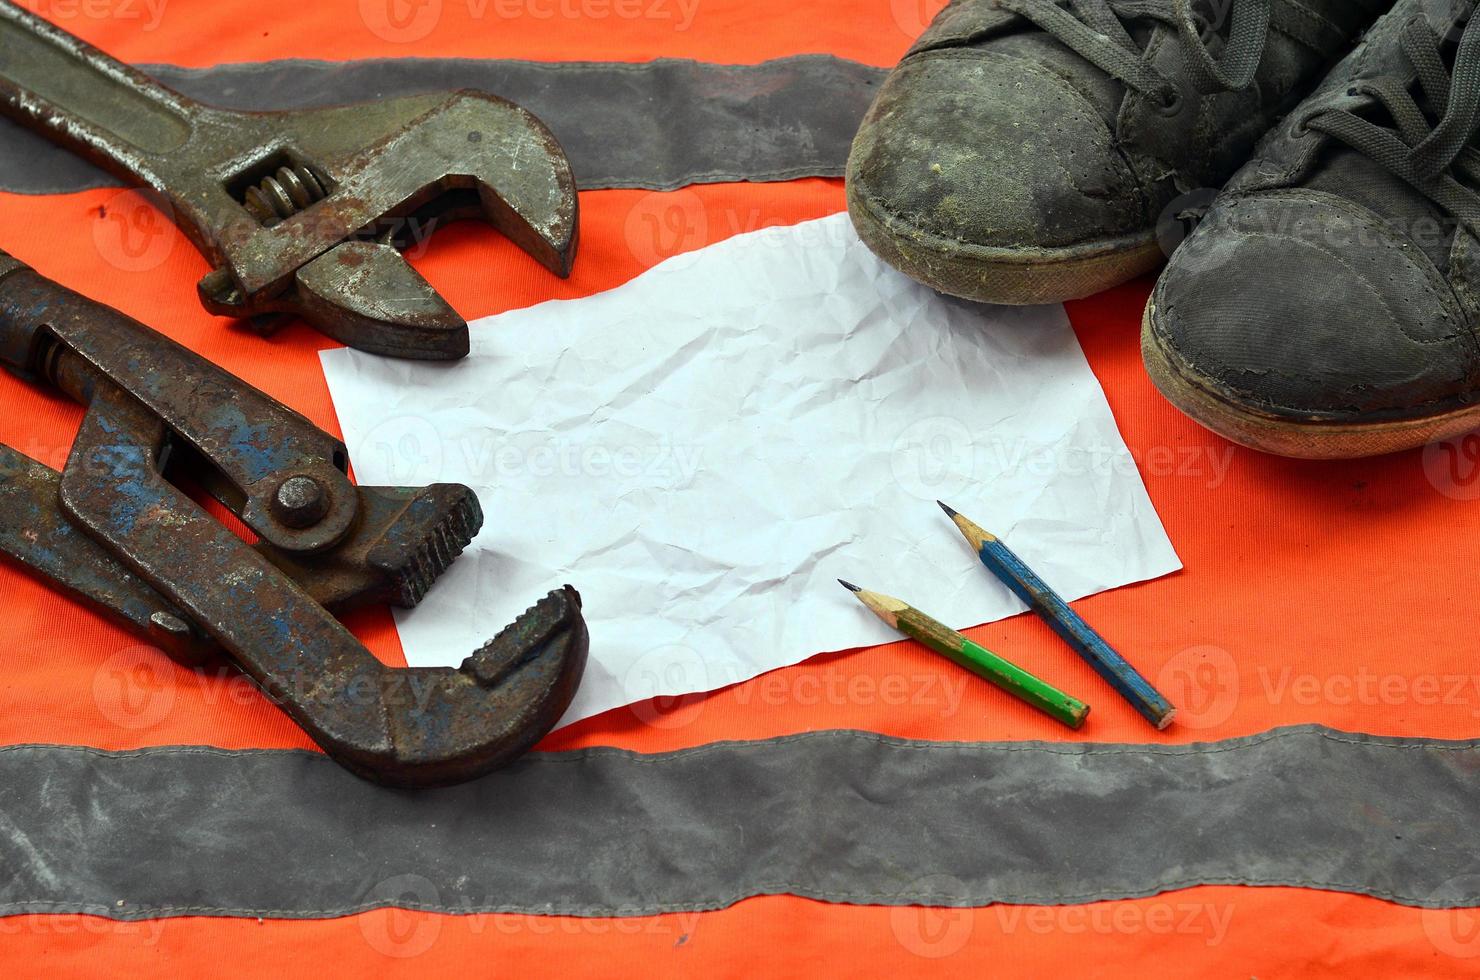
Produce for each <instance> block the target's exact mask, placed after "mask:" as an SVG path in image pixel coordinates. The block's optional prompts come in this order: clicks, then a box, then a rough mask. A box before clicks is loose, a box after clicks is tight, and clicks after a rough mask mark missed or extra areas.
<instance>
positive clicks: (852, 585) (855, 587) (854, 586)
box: [838, 579, 863, 592]
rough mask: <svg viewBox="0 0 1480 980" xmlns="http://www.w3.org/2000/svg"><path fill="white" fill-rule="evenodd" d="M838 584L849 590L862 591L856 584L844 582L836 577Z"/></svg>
mask: <svg viewBox="0 0 1480 980" xmlns="http://www.w3.org/2000/svg"><path fill="white" fill-rule="evenodd" d="M838 584H839V585H841V586H842V587H843V588H845V589H847V590H848V591H849V592H862V591H863V590H862V589H860V588H859V587H858V586H856V585H854V584H853V583H852V582H844V581H843V580H842V579H838Z"/></svg>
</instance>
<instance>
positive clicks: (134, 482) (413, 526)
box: [0, 252, 588, 786]
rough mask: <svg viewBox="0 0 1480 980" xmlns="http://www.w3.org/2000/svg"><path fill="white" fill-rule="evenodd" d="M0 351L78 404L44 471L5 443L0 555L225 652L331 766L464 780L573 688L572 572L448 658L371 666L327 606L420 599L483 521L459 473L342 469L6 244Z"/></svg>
mask: <svg viewBox="0 0 1480 980" xmlns="http://www.w3.org/2000/svg"><path fill="white" fill-rule="evenodd" d="M0 364H3V365H4V366H5V367H6V368H8V369H10V370H11V371H12V372H13V373H16V374H18V375H20V376H21V377H23V378H26V379H28V380H32V381H36V382H38V383H46V384H50V385H52V386H54V387H55V388H57V389H59V390H60V391H62V392H63V393H65V394H66V395H68V396H69V397H71V398H73V399H74V400H76V401H78V402H81V403H82V404H83V405H85V406H87V412H86V415H85V416H84V419H83V422H82V426H81V428H80V429H79V431H78V434H77V439H76V442H75V443H74V444H73V447H72V452H71V454H70V456H69V457H68V461H67V465H66V467H65V469H64V470H63V471H62V472H61V473H60V474H58V473H55V472H54V471H52V470H50V469H49V468H48V467H45V466H43V465H41V464H39V463H36V462H33V461H31V460H29V459H27V458H25V457H24V456H22V455H20V454H19V453H16V452H15V451H14V450H10V449H7V448H6V447H3V446H0V553H3V554H5V555H8V556H9V557H10V558H12V559H14V560H15V561H17V562H19V563H20V564H22V565H24V566H26V567H27V568H28V569H30V570H31V571H32V572H34V573H36V574H38V575H40V576H42V577H43V578H46V579H48V580H50V581H51V582H52V583H53V584H55V585H57V586H59V587H60V588H62V589H63V590H64V591H67V592H69V593H70V594H72V595H75V596H79V597H81V598H84V599H86V600H89V601H90V602H91V603H92V604H94V605H96V606H100V607H101V608H102V609H104V610H105V611H106V612H108V613H111V614H112V615H113V616H114V617H115V618H116V619H119V620H121V621H123V622H124V623H125V624H127V625H129V626H132V627H133V628H135V629H136V630H138V631H140V632H141V633H143V634H144V635H145V636H146V637H147V638H148V639H150V640H151V641H152V642H154V643H156V644H158V645H159V646H161V647H162V648H163V649H165V650H166V651H167V652H169V653H171V654H172V655H174V656H175V657H176V658H177V659H179V660H181V661H183V662H185V663H190V664H194V665H198V664H200V663H201V662H202V661H203V660H208V659H209V658H211V657H212V656H219V652H220V651H224V652H225V653H226V654H227V655H229V656H230V658H231V659H232V660H233V661H234V662H235V663H236V665H237V666H238V667H240V668H241V669H242V670H243V671H244V672H245V673H246V674H247V675H248V676H250V677H251V678H252V679H253V680H255V681H256V682H257V684H258V685H259V686H260V687H261V688H262V689H263V690H264V691H265V692H266V693H267V694H268V695H269V696H270V697H271V698H272V699H273V700H274V701H275V702H276V703H277V704H278V705H279V706H280V707H282V709H283V710H284V711H286V712H287V713H288V714H289V715H290V716H291V717H292V718H293V719H294V721H296V722H297V723H298V724H299V725H300V726H302V727H303V728H304V730H305V731H307V732H308V733H309V735H311V736H312V737H313V739H314V740H315V741H316V742H318V744H319V745H320V746H322V747H323V748H324V750H325V751H326V752H328V754H329V755H331V756H332V757H334V758H335V759H336V760H337V761H339V762H340V763H341V764H343V765H344V766H346V767H347V768H349V769H351V770H353V771H355V772H357V773H360V774H361V775H364V776H366V777H368V778H371V779H375V780H378V781H380V782H386V783H392V784H396V785H406V786H421V785H432V784H439V783H448V782H457V781H460V780H463V779H468V778H471V777H473V776H476V775H478V774H480V773H483V772H486V771H488V770H490V769H493V768H495V767H497V766H500V765H502V764H504V763H506V762H508V761H510V760H511V759H513V758H514V757H516V756H518V755H519V754H520V753H522V752H523V751H524V750H526V749H527V748H529V746H530V745H532V744H534V742H535V741H537V740H538V739H539V738H540V737H541V736H543V735H544V734H545V733H546V732H547V731H549V729H550V728H551V727H552V726H553V725H554V724H555V723H556V722H557V721H558V720H559V718H560V715H561V714H562V713H563V712H564V711H565V709H566V707H567V706H568V705H569V704H570V700H571V697H572V696H573V695H574V693H575V689H576V686H577V684H578V683H579V681H580V677H581V673H582V670H583V668H584V665H585V661H586V650H587V644H588V639H587V633H586V626H585V622H584V620H583V619H582V617H581V612H580V597H579V596H578V595H577V594H576V592H575V590H573V589H571V588H569V587H566V588H564V589H559V590H556V591H554V592H552V593H550V595H549V596H547V597H546V598H545V599H543V600H541V601H540V602H539V603H537V604H536V605H535V606H534V607H532V608H531V609H530V610H529V611H528V612H526V613H525V614H524V615H523V616H521V617H520V618H519V619H517V620H516V621H515V622H514V623H513V624H512V625H511V626H509V627H508V628H506V629H505V630H504V631H503V632H501V633H500V634H499V635H498V636H497V637H495V638H494V639H493V640H492V641H490V642H489V643H488V644H487V645H486V646H484V647H483V648H481V649H479V650H478V651H477V652H475V653H474V654H473V655H472V656H471V657H469V658H468V659H467V661H465V662H464V663H463V665H462V666H461V667H460V668H457V669H452V668H408V669H400V670H397V669H392V668H387V667H385V666H383V665H382V664H381V663H380V662H379V661H378V660H376V659H375V657H374V656H372V655H371V654H370V652H369V651H368V650H366V649H365V647H364V646H363V645H361V644H360V643H359V641H358V640H356V639H355V638H354V636H353V635H352V634H350V632H349V631H348V630H346V629H345V628H344V627H343V626H342V625H341V624H340V623H339V621H338V620H337V619H336V618H335V617H334V616H333V615H332V614H331V613H330V611H329V610H330V609H331V608H332V609H344V608H348V607H351V606H354V605H358V604H363V603H366V602H391V603H394V604H397V605H401V606H411V605H415V604H416V603H417V602H418V601H420V599H421V598H422V596H423V594H424V593H425V592H426V590H427V589H428V588H429V587H430V586H431V584H432V582H433V581H434V580H435V579H436V578H437V576H438V575H440V574H441V573H442V572H443V571H444V570H445V569H446V568H447V567H448V565H449V564H450V563H451V562H452V560H453V559H454V558H456V557H457V555H458V554H459V553H460V552H461V551H462V549H463V548H464V547H465V546H466V545H467V544H468V542H469V541H471V540H472V537H473V535H474V534H475V533H477V530H478V528H479V527H480V526H481V524H482V521H483V514H482V511H481V509H480V508H479V506H478V499H477V497H476V496H475V495H474V494H473V492H472V491H471V490H469V489H468V488H467V487H464V486H461V485H457V484H437V485H434V486H431V487H424V488H415V487H407V488H402V487H356V486H354V485H353V484H351V483H350V481H349V478H348V477H347V476H346V474H345V468H346V466H347V464H348V458H347V453H346V451H345V447H344V445H343V444H342V443H341V442H340V441H339V440H337V439H335V438H334V437H332V436H330V435H329V434H328V433H326V432H324V431H322V430H321V429H319V428H317V427H316V426H314V425H313V424H312V423H311V422H309V421H308V420H307V419H306V418H304V417H302V416H301V415H298V414H297V413H295V412H293V411H292V410H291V409H289V408H287V407H286V406H284V405H282V404H281V403H279V402H277V401H275V400H273V399H272V398H270V397H269V396H267V395H266V394H264V393H262V392H260V391H258V390H257V389H255V388H252V387H251V386H250V385H247V384H246V383H245V382H243V381H241V380H239V379H238V378H235V377H233V376H232V375H230V374H228V373H226V372H225V371H223V370H222V369H220V368H218V367H216V366H215V365H213V364H211V363H210V362H209V361H207V360H205V359H204V358H202V357H200V356H199V355H197V354H194V353H193V352H191V351H189V350H186V349H185V348H184V347H181V346H180V345H178V344H176V343H174V342H173V341H171V340H169V339H168V338H166V337H164V336H162V335H160V334H158V333H156V332H155V331H153V330H150V329H149V328H148V327H146V326H144V325H143V324H141V323H138V322H137V321H135V320H131V319H129V318H128V317H126V316H124V315H123V314H121V313H119V312H117V311H115V310H112V309H109V308H108V307H106V306H103V305H101V304H99V303H95V302H93V301H91V300H88V299H86V298H84V297H82V296H79V295H78V294H76V293H74V292H72V291H70V290H68V289H65V288H64V287H62V286H60V285H58V284H56V283H54V282H51V281H50V280H48V279H46V278H44V277H42V276H41V275H39V274H38V273H36V272H35V271H34V270H32V269H30V268H29V267H27V266H25V265H23V264H21V263H20V262H18V261H16V260H15V259H13V258H11V257H10V256H8V255H6V254H5V253H3V252H0ZM176 475H179V476H182V477H186V478H188V479H190V480H191V481H192V482H193V483H194V484H195V485H196V486H198V487H200V488H201V489H203V490H204V491H206V492H207V493H209V494H211V495H212V496H214V497H215V498H216V499H217V500H219V501H220V502H221V503H223V504H225V505H226V506H227V507H228V508H229V509H230V510H232V511H233V512H234V513H235V514H236V515H237V516H238V517H240V518H241V520H242V522H243V523H244V524H245V525H246V526H247V527H248V528H249V529H250V530H251V531H252V532H254V533H255V534H256V535H257V537H258V538H259V541H258V542H257V543H256V544H255V545H248V544H246V543H245V542H244V541H243V540H242V539H241V538H239V537H237V536H236V535H234V534H233V533H232V532H231V531H230V530H229V529H228V528H226V527H225V526H224V525H223V524H221V523H220V522H218V521H216V520H214V519H212V518H211V517H210V516H208V515H207V513H206V512H205V510H204V509H202V508H201V507H200V506H199V505H198V504H197V503H195V501H194V500H193V499H192V498H191V497H189V496H188V495H186V494H185V493H184V492H182V491H181V490H179V489H177V488H176V486H175V485H174V484H173V483H172V482H169V480H168V479H167V476H168V477H171V478H173V477H175V476H176Z"/></svg>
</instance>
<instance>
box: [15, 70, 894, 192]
mask: <svg viewBox="0 0 1480 980" xmlns="http://www.w3.org/2000/svg"><path fill="white" fill-rule="evenodd" d="M143 67H144V70H146V71H148V72H149V73H150V74H152V75H154V76H155V77H156V78H158V79H159V80H160V81H162V82H164V83H165V84H166V85H169V86H171V87H172V88H176V89H178V90H180V91H181V92H184V93H185V94H187V95H190V96H193V97H195V98H198V99H201V100H203V101H206V102H210V103H214V104H216V105H221V106H225V107H228V108H236V109H292V108H300V107H303V106H311V105H334V104H337V103H344V102H358V101H362V100H366V99H372V98H384V97H390V96H398V95H412V94H417V93H422V92H431V91H438V90H448V89H460V88H477V89H482V90H484V91H487V92H492V93H493V94H495V95H501V96H503V97H504V98H507V99H512V100H513V101H515V102H517V103H519V104H520V105H522V106H524V107H525V108H526V109H529V110H530V111H531V112H533V113H535V114H536V115H538V116H539V117H540V118H542V119H544V121H545V123H546V124H547V125H549V127H550V128H551V129H552V130H554V132H555V135H556V136H557V137H558V138H559V139H560V142H561V144H562V145H563V146H564V147H565V151H566V153H567V154H568V155H569V156H570V159H571V164H572V166H573V167H574V169H575V174H576V179H577V181H578V182H579V184H580V186H581V187H583V188H588V189H595V188H603V187H645V188H650V189H654V190H669V189H672V188H675V187H681V186H683V185H685V184H692V183H712V182H716V181H734V180H791V179H794V178H797V177H809V176H815V177H837V176H841V175H842V173H843V166H844V164H845V163H846V162H847V159H848V146H849V144H850V143H851V142H852V139H853V134H854V132H855V131H856V130H857V129H858V123H859V121H860V120H861V119H862V118H863V114H864V112H865V110H867V109H868V106H869V103H870V102H871V101H872V100H873V97H874V92H875V90H876V89H877V87H878V85H879V83H880V82H881V81H882V80H883V78H884V75H885V74H886V72H885V71H884V69H881V68H872V67H869V66H867V65H861V64H858V63H856V62H852V61H845V60H843V59H841V58H836V57H833V56H831V55H801V56H798V57H793V58H782V59H778V60H776V61H768V62H764V63H762V64H759V65H744V66H735V65H713V64H706V63H703V62H697V61H685V60H677V59H661V60H658V61H652V62H645V63H641V64H627V63H615V62H613V63H607V62H555V63H545V62H531V61H477V60H469V59H432V58H404V59H401V58H387V59H378V60H373V61H352V62H345V63H339V62H323V61H298V60H294V61H273V62H263V63H259V64H246V65H221V66H217V67H214V68H206V69H184V68H176V67H172V66H169V65H164V66H147V65H146V66H143ZM112 183H114V181H113V180H112V179H111V178H109V177H107V176H106V175H104V174H103V173H101V172H100V171H98V170H96V169H94V168H93V167H92V166H90V165H89V164H86V163H83V162H82V161H81V160H79V159H77V158H76V157H74V156H72V155H70V154H68V153H67V152H65V151H63V150H59V149H57V148H56V147H54V146H52V145H51V144H50V143H48V142H46V141H45V140H44V139H43V138H42V137H40V136H36V135H35V134H32V133H29V132H26V131H24V130H22V129H20V128H19V127H18V126H16V125H14V124H13V123H10V122H8V121H6V120H3V119H0V190H8V191H19V192H22V193H31V194H42V193H62V192H67V191H77V190H84V189H86V188H89V187H103V186H108V185H110V184H112Z"/></svg>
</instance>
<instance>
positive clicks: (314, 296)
mask: <svg viewBox="0 0 1480 980" xmlns="http://www.w3.org/2000/svg"><path fill="white" fill-rule="evenodd" d="M403 101H404V105H401V104H397V105H393V106H390V107H387V106H385V105H382V104H371V105H367V106H365V107H364V112H363V113H362V114H360V115H359V116H358V117H357V116H356V114H355V113H354V112H352V111H351V110H352V109H353V108H354V107H342V106H341V107H334V108H332V109H322V110H308V111H305V112H289V113H271V114H264V115H263V116H261V117H259V118H258V121H257V125H258V126H262V127H265V129H266V130H267V131H270V132H276V133H287V134H290V137H291V140H290V144H291V148H289V147H288V144H281V140H279V144H280V145H278V146H277V149H276V150H274V152H273V154H272V155H270V157H269V158H267V159H268V160H270V161H274V162H272V163H268V164H267V165H266V166H267V169H268V170H269V171H270V170H271V168H272V167H273V166H275V165H277V164H281V166H280V167H279V168H278V169H277V170H276V174H277V176H276V177H273V176H271V175H270V174H269V176H267V177H265V178H263V180H264V181H265V183H264V184H263V185H262V186H273V187H275V188H276V190H275V191H274V192H273V198H274V199H275V200H278V201H280V202H281V203H282V205H283V207H282V209H281V211H282V212H283V213H280V214H274V215H273V216H272V218H271V220H270V221H268V222H266V223H264V224H263V225H262V226H261V227H258V226H257V223H256V219H252V220H244V219H245V216H246V211H245V210H242V211H241V213H240V214H238V215H236V216H235V217H236V220H235V221H234V222H232V223H231V225H230V228H229V229H226V232H227V233H225V234H222V233H220V230H219V229H218V230H214V232H213V234H211V235H209V236H208V237H209V238H210V239H211V240H212V241H214V242H215V243H216V244H215V245H214V246H213V247H212V248H210V249H208V251H211V252H214V253H215V255H216V258H217V260H218V261H219V262H220V263H221V264H220V265H219V267H218V268H217V269H216V270H214V271H213V272H211V273H210V274H208V275H207V276H206V277H205V278H203V279H202V280H201V281H200V284H199V286H198V292H199V294H200V298H201V302H202V303H203V304H204V305H205V307H206V308H207V309H208V310H209V311H211V312H212V313H215V314H217V315H221V316H231V317H237V318H245V317H262V316H264V315H270V314H293V315H297V316H300V317H302V318H304V319H305V320H307V321H308V322H310V323H312V324H313V325H314V326H315V327H316V328H317V329H319V330H320V331H321V332H323V333H325V334H327V335H328V336H330V337H333V338H334V339H336V340H339V341H341V342H343V343H345V344H347V345H348V346H351V347H355V348H357V349H360V350H366V351H369V352H371V353H376V354H386V355H390V356H394V357H402V358H411V359H420V360H455V359H457V358H460V357H463V356H465V355H466V354H467V353H468V332H467V323H466V321H465V320H464V319H463V318H462V317H461V316H460V315H459V314H458V313H457V312H456V311H455V310H454V309H453V308H452V307H451V306H450V305H449V304H448V303H447V302H446V301H445V300H444V299H443V298H442V297H441V296H439V295H438V294H437V292H436V290H435V289H433V288H432V286H431V285H430V284H428V283H427V282H426V280H425V279H423V278H422V276H421V275H420V274H419V273H417V272H416V270H414V269H413V268H412V267H411V266H410V264H409V263H407V262H406V260H405V258H404V257H403V256H402V255H401V254H400V253H399V252H398V251H397V249H398V248H407V247H410V246H413V245H416V244H419V243H420V242H421V241H422V240H423V239H425V238H426V237H427V236H429V235H430V234H432V233H433V232H435V230H436V229H437V228H439V227H442V226H443V225H446V224H449V223H451V222H453V221H457V220H462V219H469V218H478V219H481V220H483V221H484V222H486V223H488V224H489V225H491V226H493V227H494V228H495V229H496V230H497V231H499V232H501V233H502V234H503V235H504V236H505V237H507V238H509V239H510V240H511V241H512V242H514V244H515V245H517V246H518V247H519V248H520V249H521V250H522V251H524V252H525V253H527V254H528V255H530V257H532V258H533V259H534V260H535V261H537V262H538V263H540V265H542V266H543V267H545V268H546V269H548V270H549V271H550V272H552V273H554V274H555V275H557V276H560V277H561V278H565V277H568V276H569V275H570V270H571V264H572V263H573V262H574V259H575V252H576V246H577V241H578V233H577V228H578V223H579V201H578V197H577V193H576V184H575V179H574V176H573V175H572V173H571V169H570V162H569V160H568V159H567V158H566V156H565V153H564V151H563V150H562V149H561V147H560V144H559V142H558V141H557V140H556V139H555V136H554V134H553V133H551V132H550V130H549V129H548V128H546V127H545V125H544V124H543V123H542V122H540V120H539V119H538V118H536V117H535V116H533V115H532V114H530V113H529V112H527V111H525V110H524V109H521V108H520V107H518V106H516V105H514V104H513V103H511V102H508V101H507V100H504V99H500V98H497V97H496V96H491V95H487V94H485V93H482V92H476V91H471V90H467V91H461V92H453V93H445V94H444V95H443V96H442V97H441V99H440V101H436V102H433V103H432V104H431V105H430V108H428V97H426V96H418V97H416V98H414V99H410V100H403ZM412 110H420V112H419V115H417V116H416V117H415V118H412V119H410V120H407V119H405V118H404V114H405V113H407V112H410V111H412ZM264 119H266V120H269V121H268V122H264V121H263V120H264ZM315 120H317V121H318V122H319V123H320V124H319V125H315V124H314V121H315ZM391 124H394V126H393V128H389V129H388V130H386V131H385V132H384V135H383V136H381V137H380V138H379V139H375V140H374V141H373V142H371V143H370V144H369V145H368V146H365V144H364V143H363V142H362V143H361V144H360V147H363V148H356V149H354V150H353V151H347V150H346V148H345V144H346V130H347V129H350V128H351V127H353V128H352V129H350V131H351V132H352V133H353V134H354V135H356V136H360V137H363V136H364V132H365V129H366V128H367V127H369V128H373V127H375V126H390V125H391ZM263 166H264V164H263V163H261V162H259V163H257V164H253V165H252V166H251V167H250V168H249V170H248V171H247V173H251V174H256V173H257V172H258V171H260V170H261V169H262V167H263ZM294 172H299V173H305V172H311V173H313V174H320V175H322V176H321V178H318V177H316V178H314V186H315V187H320V186H321V185H322V186H323V187H324V188H325V193H324V196H323V197H320V198H318V199H316V200H312V201H309V202H308V203H306V204H305V205H304V206H302V207H301V208H299V209H298V210H296V211H293V210H291V207H292V205H291V204H290V199H292V198H294V195H289V194H286V193H285V192H283V191H282V190H281V187H282V185H283V184H284V183H288V184H292V183H294V181H295V180H296V179H297V178H295V177H294V176H293V174H294ZM243 180H244V178H243V177H242V176H240V175H237V176H234V177H232V178H230V179H229V180H228V181H227V183H228V184H230V185H231V186H239V185H241V184H242V182H243ZM305 180H306V179H305ZM249 183H250V182H249ZM295 186H301V184H300V185H295ZM250 189H251V190H254V191H255V190H257V189H258V185H255V184H253V185H252V186H251V188H250ZM296 197H297V198H301V199H303V200H305V201H307V198H304V197H303V195H302V194H298V195H296Z"/></svg>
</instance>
